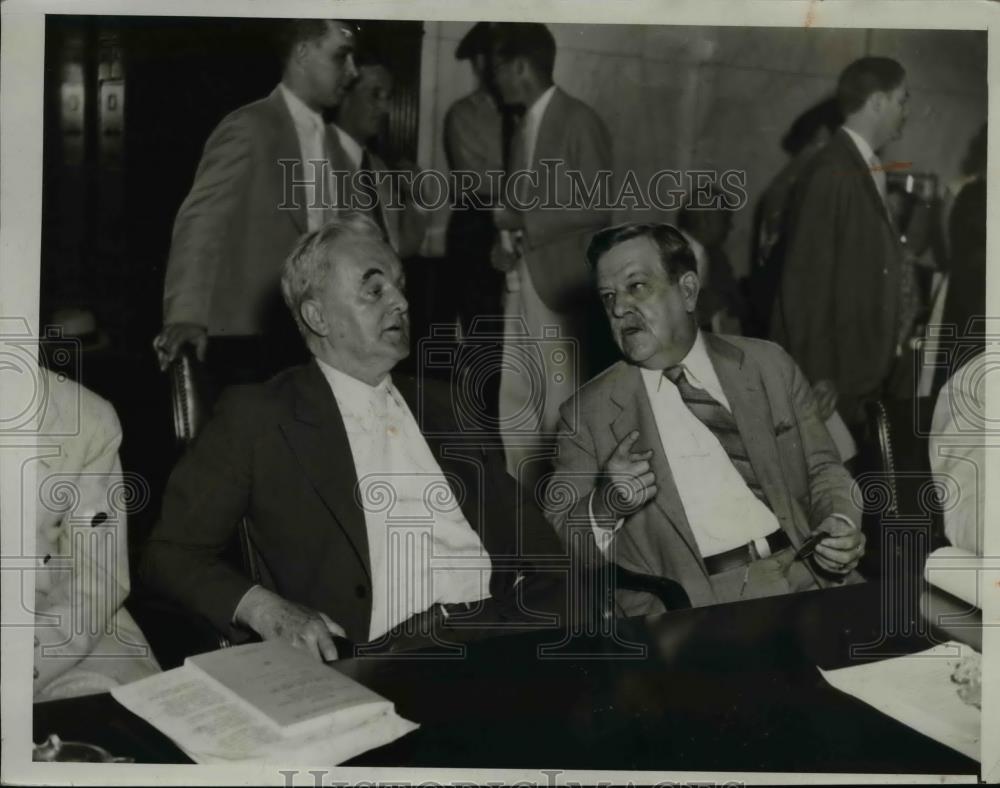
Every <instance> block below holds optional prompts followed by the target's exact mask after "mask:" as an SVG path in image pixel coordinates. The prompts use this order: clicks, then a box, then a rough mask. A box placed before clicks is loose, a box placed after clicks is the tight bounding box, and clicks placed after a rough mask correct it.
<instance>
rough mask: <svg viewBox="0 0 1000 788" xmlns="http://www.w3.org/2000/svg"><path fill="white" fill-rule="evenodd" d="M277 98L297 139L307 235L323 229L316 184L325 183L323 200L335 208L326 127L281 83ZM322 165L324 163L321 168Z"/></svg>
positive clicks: (324, 216)
mask: <svg viewBox="0 0 1000 788" xmlns="http://www.w3.org/2000/svg"><path fill="white" fill-rule="evenodd" d="M281 95H282V96H284V98H285V104H286V106H287V107H288V112H289V113H290V114H291V116H292V123H293V124H294V126H295V133H296V135H297V136H298V138H299V151H300V153H301V155H302V178H303V180H305V181H306V186H305V195H306V197H305V199H306V222H307V226H308V228H309V231H310V232H312V231H313V230H317V229H319V228H320V227H322V226H323V224H324V222H325V221H326V219H327V215H328V211H327V208H326V207H325V206H324V205H323V195H322V193H321V191H320V190H321V188H322V187H321V186H320V183H321V182H322V181H323V180H325V182H326V183H325V185H326V190H327V194H326V198H327V202H328V203H329V204H330V205H336V200H335V197H334V194H333V192H332V189H333V188H335V185H336V184H335V181H334V180H333V178H332V177H330V176H331V173H330V168H329V160H328V159H327V153H326V125H325V124H324V123H323V116H322V115H320V114H319V113H318V112H316V111H315V110H313V109H310V108H309V107H307V106H306V105H305V103H304V102H303V101H302V99H300V98H299V97H298V96H296V95H295V94H294V93H292V91H290V90H289V89H288V88H287V87H285V84H284V83H281ZM324 163H326V164H325V165H324Z"/></svg>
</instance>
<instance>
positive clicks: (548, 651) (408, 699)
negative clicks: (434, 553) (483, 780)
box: [33, 583, 979, 774]
mask: <svg viewBox="0 0 1000 788" xmlns="http://www.w3.org/2000/svg"><path fill="white" fill-rule="evenodd" d="M959 607H960V606H959ZM945 609H946V610H947V609H948V608H945ZM925 610H926V607H925ZM975 623H976V620H975V619H974V618H971V619H967V620H966V621H965V622H964V623H961V622H960V623H959V624H958V625H957V627H955V626H953V628H952V629H951V631H950V632H945V631H942V630H941V629H939V628H936V627H931V626H929V625H928V624H926V621H925V619H924V618H922V617H921V615H920V613H919V612H918V611H913V613H912V615H906V614H903V615H900V614H899V612H898V611H897V612H896V613H895V614H892V615H890V614H889V612H887V611H886V610H885V604H884V603H883V594H882V590H881V589H880V587H879V586H878V585H876V584H874V583H869V584H864V585H858V586H850V587H845V588H838V589H828V590H825V591H815V592H811V593H807V594H798V595H794V596H783V597H772V598H769V599H761V600H755V601H750V602H742V603H739V604H734V605H719V606H715V607H709V608H700V609H696V610H688V611H681V612H676V613H671V614H667V615H664V616H662V617H659V618H657V619H651V620H645V619H626V620H619V621H617V622H616V635H615V636H614V637H611V636H608V635H607V634H606V633H605V634H600V635H595V636H578V637H575V638H573V639H571V640H569V641H567V642H565V643H562V644H560V643H559V641H560V638H559V636H558V635H557V634H556V633H554V632H552V631H544V632H534V633H527V634H520V635H513V636H507V637H496V638H491V639H489V640H484V641H480V642H478V643H475V644H471V645H468V646H466V647H465V649H464V651H463V653H462V654H461V655H460V656H457V657H456V656H451V657H450V658H449V657H447V656H445V655H443V654H440V653H437V654H436V653H434V652H433V651H423V652H411V653H410V654H405V655H394V656H392V657H383V658H356V659H350V660H344V661H342V662H340V663H338V665H337V667H338V669H339V670H341V671H342V672H344V673H346V674H348V675H350V676H352V677H353V678H355V679H357V680H359V681H361V682H362V683H364V684H365V685H367V686H369V687H371V688H372V689H374V690H375V691H376V692H378V693H380V694H382V695H384V696H385V697H387V698H389V699H391V700H393V701H394V702H395V704H396V709H397V711H398V712H399V714H401V715H402V716H403V717H406V718H407V719H411V720H414V721H415V722H419V723H420V724H421V727H420V728H419V729H418V730H416V731H414V732H413V733H410V734H409V735H407V736H404V737H403V738H401V739H399V740H397V741H395V742H393V743H391V744H389V745H387V746H385V747H381V748H379V749H376V750H371V751H370V752H367V753H365V754H363V755H361V756H359V757H357V758H355V759H353V760H352V761H350V762H349V764H348V765H358V766H360V765H370V766H421V767H439V768H445V767H458V768H463V767H464V768H471V767H480V768H554V767H559V768H572V769H614V770H626V769H628V770H648V769H656V770H698V771H702V770H704V771H785V772H881V773H897V772H905V773H930V774H978V772H979V765H978V763H976V762H975V761H973V760H970V759H969V758H966V757H965V756H963V755H961V754H959V753H958V752H955V751H954V750H951V749H950V748H948V747H945V746H944V745H941V744H938V743H936V742H934V741H933V740H931V739H928V738H926V737H924V736H922V735H921V734H918V733H916V732H915V731H913V730H911V729H909V728H907V727H906V726H904V725H902V724H900V723H898V722H896V721H894V720H892V719H890V718H889V717H887V716H885V715H883V714H881V713H880V712H878V711H876V710H875V709H873V708H871V707H869V706H868V705H867V704H864V703H862V702H861V701H858V700H855V699H854V698H852V697H850V696H848V695H844V694H842V693H840V692H838V691H837V690H835V689H833V688H832V687H830V686H829V685H827V684H826V683H825V682H824V680H823V679H822V677H821V676H820V674H819V672H818V671H817V669H816V667H817V666H820V667H823V668H824V669H827V668H837V667H845V666H848V665H852V664H859V663H861V662H863V661H869V660H871V659H879V658H883V657H887V656H895V655H901V654H907V653H912V652H914V651H919V650H921V649H924V648H929V647H930V646H932V645H934V644H935V643H937V642H941V641H943V640H946V639H949V638H955V639H964V640H966V641H968V642H972V643H973V644H974V645H975V643H976V640H977V638H978V636H979V633H978V630H977V629H976V628H975ZM629 644H631V645H629ZM33 733H34V740H35V741H36V742H38V741H41V740H43V739H44V738H45V736H46V735H48V734H49V733H58V734H59V736H60V737H61V738H62V739H63V740H83V741H87V742H91V743H94V744H99V745H101V746H103V747H105V748H107V749H108V750H109V751H111V752H112V753H113V754H115V755H131V756H133V757H134V758H135V759H136V760H137V761H139V762H146V763H188V762H189V761H188V759H187V758H186V756H184V755H183V754H182V753H181V752H180V751H179V750H178V749H177V748H176V747H175V746H174V745H173V744H172V743H171V742H170V740H169V739H167V738H166V737H164V736H163V735H161V734H160V733H159V732H157V731H156V730H155V729H153V728H152V727H150V726H149V725H148V724H147V723H145V722H144V721H143V720H141V719H139V718H138V717H136V716H134V715H133V714H131V713H130V712H128V711H127V710H125V709H124V708H122V707H121V706H119V705H118V704H117V703H116V702H115V701H114V700H113V699H112V698H111V696H110V695H107V694H105V695H95V696H91V697H86V698H77V699H71V700H65V701H52V702H48V703H41V704H36V705H35V707H34V720H33Z"/></svg>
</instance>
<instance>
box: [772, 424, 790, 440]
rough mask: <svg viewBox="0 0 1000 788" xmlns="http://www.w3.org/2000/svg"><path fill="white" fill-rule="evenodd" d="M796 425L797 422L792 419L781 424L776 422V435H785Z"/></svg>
mask: <svg viewBox="0 0 1000 788" xmlns="http://www.w3.org/2000/svg"><path fill="white" fill-rule="evenodd" d="M794 426H795V424H794V423H793V422H790V421H786V422H782V423H781V424H775V425H774V435H775V437H778V436H779V435H784V434H785V433H786V432H788V431H789V430H790V429H792V428H793V427H794Z"/></svg>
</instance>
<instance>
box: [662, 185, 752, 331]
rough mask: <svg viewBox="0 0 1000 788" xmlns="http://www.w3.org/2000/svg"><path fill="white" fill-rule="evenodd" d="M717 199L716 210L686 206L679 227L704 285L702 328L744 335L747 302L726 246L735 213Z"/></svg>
mask: <svg viewBox="0 0 1000 788" xmlns="http://www.w3.org/2000/svg"><path fill="white" fill-rule="evenodd" d="M719 200H721V197H717V205H716V207H714V208H703V209H697V208H693V207H691V206H690V205H685V206H684V207H683V208H681V210H680V212H679V213H678V214H677V226H678V227H679V228H680V231H681V233H682V234H683V236H684V238H685V239H686V240H687V242H688V244H689V245H690V246H691V249H692V251H693V252H694V255H695V260H697V262H698V270H697V273H698V278H699V279H700V280H701V282H702V289H701V293H700V295H699V296H698V325H699V327H700V328H703V329H705V330H708V331H713V332H715V333H716V334H737V335H739V334H742V333H743V323H744V320H745V319H746V316H747V307H746V302H745V300H744V298H743V294H742V293H741V292H740V287H739V283H738V282H737V281H736V277H735V276H734V275H733V267H732V265H731V264H730V262H729V255H728V254H727V253H726V249H725V243H726V240H727V239H728V238H729V233H730V231H731V230H732V228H733V216H732V211H730V210H728V209H727V208H726V207H725V205H723V204H722V203H721V201H719Z"/></svg>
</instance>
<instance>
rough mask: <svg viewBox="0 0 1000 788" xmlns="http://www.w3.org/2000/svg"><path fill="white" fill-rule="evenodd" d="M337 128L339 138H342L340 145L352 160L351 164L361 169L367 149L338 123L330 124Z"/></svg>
mask: <svg viewBox="0 0 1000 788" xmlns="http://www.w3.org/2000/svg"><path fill="white" fill-rule="evenodd" d="M330 125H332V126H333V127H334V128H335V129H336V130H337V138H338V139H339V140H340V147H341V148H343V149H344V153H346V154H347V158H349V159H350V160H351V164H353V165H354V166H355V168H357V169H361V161H362V159H363V158H364V155H365V149H364V148H363V147H362V146H361V145H359V144H358V141H357V140H356V139H354V137H352V136H351V135H350V134H348V133H347V132H346V131H344V130H343V129H342V128H340V126H338V125H337V124H336V123H332V124H330Z"/></svg>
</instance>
